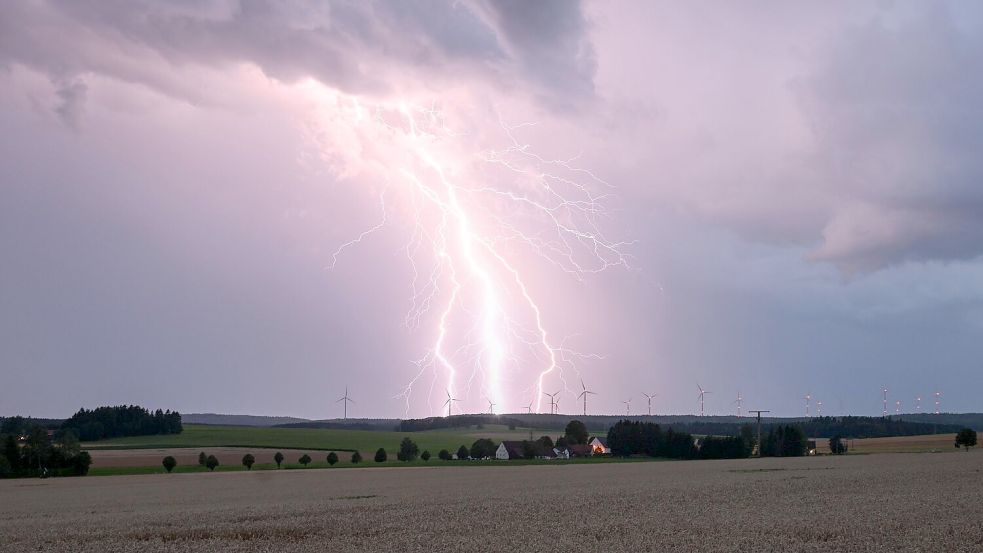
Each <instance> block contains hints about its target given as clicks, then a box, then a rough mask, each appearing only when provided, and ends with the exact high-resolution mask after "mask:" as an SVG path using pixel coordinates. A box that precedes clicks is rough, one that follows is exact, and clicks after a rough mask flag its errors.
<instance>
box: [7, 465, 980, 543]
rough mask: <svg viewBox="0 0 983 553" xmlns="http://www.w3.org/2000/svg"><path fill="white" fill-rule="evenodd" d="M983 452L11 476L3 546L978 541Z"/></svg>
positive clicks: (8, 482)
mask: <svg viewBox="0 0 983 553" xmlns="http://www.w3.org/2000/svg"><path fill="white" fill-rule="evenodd" d="M981 487H983V452H979V451H972V452H970V453H961V452H950V453H944V454H928V453H923V454H892V455H857V456H846V457H818V458H815V457H813V458H797V459H761V460H758V459H745V460H739V461H680V462H655V463H626V464H604V465H589V464H588V465H565V466H512V467H510V466H501V467H498V466H492V467H453V468H451V467H445V468H393V469H387V468H375V469H371V468H370V469H345V470H337V469H335V470H305V471H261V472H251V473H249V472H235V473H196V474H172V475H165V474H161V475H147V476H118V477H100V478H92V477H90V478H61V479H48V480H6V481H0V498H3V501H2V502H0V551H27V550H31V551H231V550H235V551H284V552H286V551H395V550H400V551H475V550H495V551H519V550H522V551H728V552H730V551H742V552H743V551H814V552H822V553H828V552H830V551H892V552H894V551H946V552H949V551H964V552H970V551H972V552H979V551H983V502H981V501H980V499H979V493H980V491H981Z"/></svg>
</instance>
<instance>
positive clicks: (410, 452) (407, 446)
mask: <svg viewBox="0 0 983 553" xmlns="http://www.w3.org/2000/svg"><path fill="white" fill-rule="evenodd" d="M418 455H420V448H419V447H418V446H417V445H416V444H415V443H413V440H411V439H410V438H409V437H406V438H403V440H402V441H401V442H399V452H398V453H397V454H396V458H397V459H399V460H400V461H412V460H414V459H416V458H417V456H418Z"/></svg>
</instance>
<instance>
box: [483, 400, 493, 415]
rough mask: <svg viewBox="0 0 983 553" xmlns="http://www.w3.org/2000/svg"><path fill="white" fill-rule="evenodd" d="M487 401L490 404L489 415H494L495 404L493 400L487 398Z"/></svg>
mask: <svg viewBox="0 0 983 553" xmlns="http://www.w3.org/2000/svg"><path fill="white" fill-rule="evenodd" d="M485 400H486V401H487V402H488V414H489V415H494V414H495V404H494V403H492V400H490V399H488V398H487V397H486V398H485Z"/></svg>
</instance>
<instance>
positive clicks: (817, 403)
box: [816, 401, 823, 417]
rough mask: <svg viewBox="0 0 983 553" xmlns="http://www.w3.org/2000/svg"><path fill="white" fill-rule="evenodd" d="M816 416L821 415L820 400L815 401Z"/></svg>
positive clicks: (821, 403)
mask: <svg viewBox="0 0 983 553" xmlns="http://www.w3.org/2000/svg"><path fill="white" fill-rule="evenodd" d="M816 416H817V417H822V416H823V402H821V401H817V402H816Z"/></svg>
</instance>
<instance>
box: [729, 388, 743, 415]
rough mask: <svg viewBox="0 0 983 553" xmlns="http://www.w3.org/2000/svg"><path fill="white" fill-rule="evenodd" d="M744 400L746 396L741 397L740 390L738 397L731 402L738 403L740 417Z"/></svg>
mask: <svg viewBox="0 0 983 553" xmlns="http://www.w3.org/2000/svg"><path fill="white" fill-rule="evenodd" d="M743 401H744V398H742V397H741V392H740V391H738V392H737V399H736V400H734V401H732V402H731V404H732V405H733V404H734V403H736V404H737V416H738V417H740V416H741V407H742V406H743Z"/></svg>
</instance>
